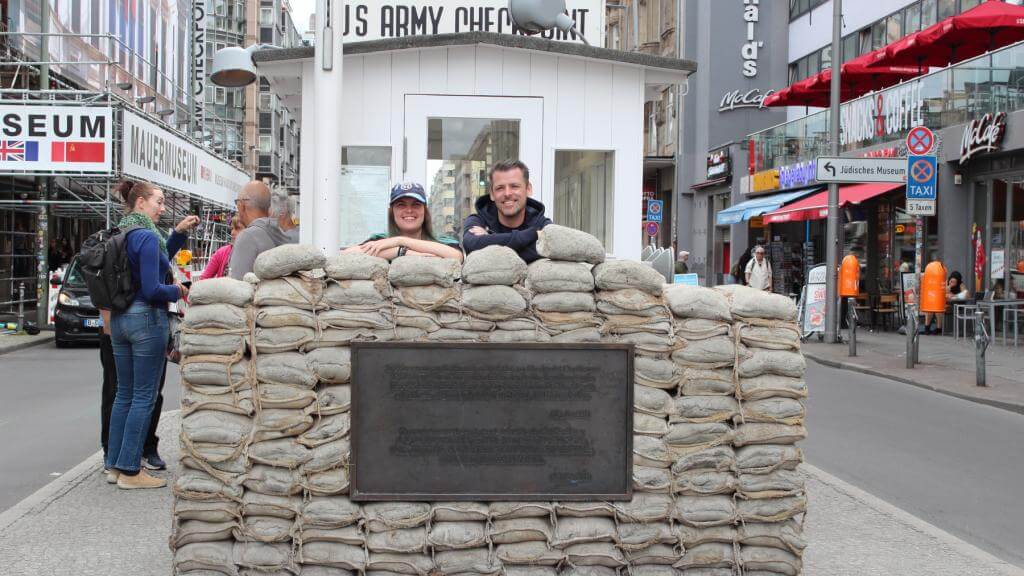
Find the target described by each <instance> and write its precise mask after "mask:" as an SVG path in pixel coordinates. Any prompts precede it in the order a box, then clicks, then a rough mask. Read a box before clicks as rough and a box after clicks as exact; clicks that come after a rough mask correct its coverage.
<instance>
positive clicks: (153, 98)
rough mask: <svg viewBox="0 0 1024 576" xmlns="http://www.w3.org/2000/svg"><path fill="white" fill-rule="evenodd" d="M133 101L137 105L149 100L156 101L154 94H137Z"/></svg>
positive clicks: (147, 102)
mask: <svg viewBox="0 0 1024 576" xmlns="http://www.w3.org/2000/svg"><path fill="white" fill-rule="evenodd" d="M135 102H136V103H137V104H139V105H142V104H149V103H151V102H156V96H139V97H138V98H136V99H135Z"/></svg>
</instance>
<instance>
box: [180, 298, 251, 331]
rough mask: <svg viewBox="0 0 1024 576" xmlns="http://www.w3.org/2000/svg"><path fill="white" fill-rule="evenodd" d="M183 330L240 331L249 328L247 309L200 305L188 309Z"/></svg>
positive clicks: (232, 306)
mask: <svg viewBox="0 0 1024 576" xmlns="http://www.w3.org/2000/svg"><path fill="white" fill-rule="evenodd" d="M181 328H182V330H224V331H238V330H243V331H244V330H247V329H248V328H249V317H248V315H247V314H246V312H245V308H241V307H239V306H234V305H232V304H200V305H192V306H189V307H188V311H187V312H185V319H184V320H182V322H181Z"/></svg>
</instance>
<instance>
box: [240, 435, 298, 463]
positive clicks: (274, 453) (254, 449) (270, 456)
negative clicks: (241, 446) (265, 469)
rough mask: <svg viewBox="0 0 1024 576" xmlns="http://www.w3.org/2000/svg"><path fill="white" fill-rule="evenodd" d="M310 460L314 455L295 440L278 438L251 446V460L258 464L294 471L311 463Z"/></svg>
mask: <svg viewBox="0 0 1024 576" xmlns="http://www.w3.org/2000/svg"><path fill="white" fill-rule="evenodd" d="M310 458H312V455H311V454H310V452H309V448H307V447H305V446H303V445H302V444H299V443H298V442H296V441H295V439H294V438H278V439H277V440H268V441H266V442H255V443H253V444H250V445H249V459H250V460H252V461H253V462H254V463H256V464H265V465H267V466H275V467H278V468H288V469H291V470H294V469H296V468H299V467H301V466H302V465H303V464H305V463H306V462H309V459H310Z"/></svg>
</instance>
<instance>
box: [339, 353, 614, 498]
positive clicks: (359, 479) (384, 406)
mask: <svg viewBox="0 0 1024 576" xmlns="http://www.w3.org/2000/svg"><path fill="white" fill-rule="evenodd" d="M632 396H633V347H632V345H624V344H471V343H470V344H463V343H458V344H456V343H419V342H402V343H397V342H372V343H371V342H366V343H363V342H359V343H353V345H352V462H351V465H352V469H351V474H350V476H351V483H352V487H351V498H352V500H356V501H369V500H411V501H424V500H428V501H429V500H441V501H444V500H545V501H546V500H628V499H630V498H631V497H632V469H633V467H632V438H633V422H632V417H633V398H632Z"/></svg>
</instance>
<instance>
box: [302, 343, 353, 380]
mask: <svg viewBox="0 0 1024 576" xmlns="http://www.w3.org/2000/svg"><path fill="white" fill-rule="evenodd" d="M305 360H306V366H307V367H308V368H309V369H310V370H312V372H313V374H314V375H315V376H316V378H317V379H318V380H320V381H321V382H327V383H331V384H347V383H348V382H349V381H350V380H351V379H352V352H351V350H350V349H349V348H347V347H330V348H317V349H316V350H311V351H309V352H307V353H306V357H305Z"/></svg>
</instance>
